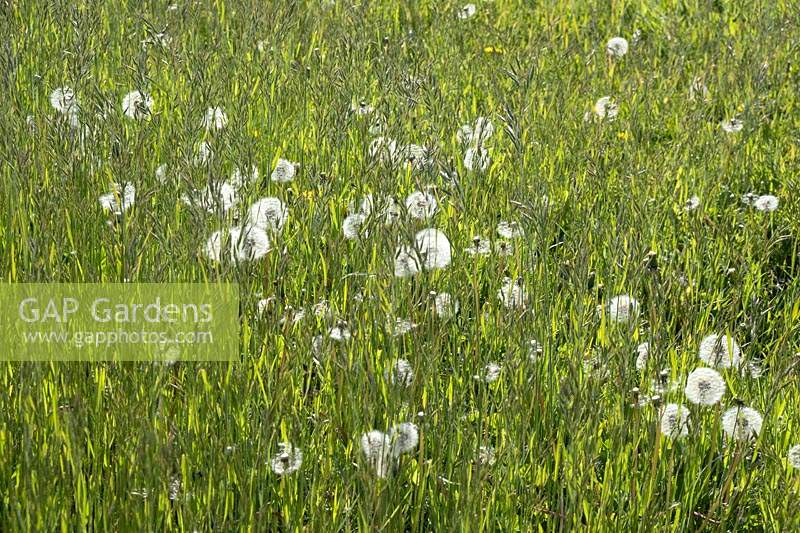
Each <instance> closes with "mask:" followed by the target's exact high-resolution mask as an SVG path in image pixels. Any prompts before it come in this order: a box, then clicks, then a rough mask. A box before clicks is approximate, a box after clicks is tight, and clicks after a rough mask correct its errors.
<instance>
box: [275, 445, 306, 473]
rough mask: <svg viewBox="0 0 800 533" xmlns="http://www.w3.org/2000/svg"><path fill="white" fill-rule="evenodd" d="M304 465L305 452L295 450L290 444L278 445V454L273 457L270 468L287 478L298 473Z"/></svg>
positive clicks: (298, 449)
mask: <svg viewBox="0 0 800 533" xmlns="http://www.w3.org/2000/svg"><path fill="white" fill-rule="evenodd" d="M302 465H303V451H302V450H301V449H300V448H295V447H294V446H292V444H291V443H290V442H281V443H280V444H278V453H276V454H275V455H273V456H272V459H270V462H269V466H270V468H272V471H273V472H275V473H276V474H278V475H279V476H287V475H289V474H292V473H294V472H297V471H298V470H299V469H300V467H301V466H302Z"/></svg>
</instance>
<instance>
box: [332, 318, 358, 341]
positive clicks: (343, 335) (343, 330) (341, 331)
mask: <svg viewBox="0 0 800 533" xmlns="http://www.w3.org/2000/svg"><path fill="white" fill-rule="evenodd" d="M328 337H330V338H331V339H332V340H335V341H336V342H346V341H349V340H350V339H351V338H352V337H353V334H352V333H350V328H349V327H348V326H347V322H344V321H343V320H340V321H339V322H338V323H337V324H336V325H335V326H333V327H332V328H331V329H329V330H328Z"/></svg>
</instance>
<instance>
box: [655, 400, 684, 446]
mask: <svg viewBox="0 0 800 533" xmlns="http://www.w3.org/2000/svg"><path fill="white" fill-rule="evenodd" d="M660 416H661V421H660V424H661V434H662V435H666V436H667V437H669V438H671V439H678V438H680V437H685V436H686V435H688V434H689V409H687V408H686V407H685V406H682V405H678V404H676V403H669V404H667V405H665V406H664V407H663V408H662V409H661V415H660Z"/></svg>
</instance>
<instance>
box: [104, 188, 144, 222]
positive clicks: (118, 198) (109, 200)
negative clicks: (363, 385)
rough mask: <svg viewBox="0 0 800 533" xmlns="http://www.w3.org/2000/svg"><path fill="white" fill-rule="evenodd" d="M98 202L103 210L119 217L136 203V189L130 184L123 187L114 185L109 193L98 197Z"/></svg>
mask: <svg viewBox="0 0 800 533" xmlns="http://www.w3.org/2000/svg"><path fill="white" fill-rule="evenodd" d="M98 200H99V201H100V205H101V206H102V208H103V210H105V211H111V212H112V213H114V214H115V215H117V216H119V215H121V214H122V213H124V212H125V211H127V210H128V209H130V208H131V207H132V206H133V204H134V202H135V201H136V187H134V186H133V184H131V183H126V184H125V185H123V186H120V185H119V184H117V183H114V184H113V185H112V188H111V191H110V192H107V193H106V194H102V195H100V198H98Z"/></svg>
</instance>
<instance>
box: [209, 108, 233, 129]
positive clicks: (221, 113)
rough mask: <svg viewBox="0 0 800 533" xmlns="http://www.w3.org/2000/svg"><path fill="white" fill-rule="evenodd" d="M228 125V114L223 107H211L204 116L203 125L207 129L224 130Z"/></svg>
mask: <svg viewBox="0 0 800 533" xmlns="http://www.w3.org/2000/svg"><path fill="white" fill-rule="evenodd" d="M227 126H228V115H226V114H225V110H223V109H222V108H221V107H209V108H208V109H206V114H205V116H204V117H203V127H204V128H205V129H206V130H209V131H210V130H223V129H225V128H226V127H227Z"/></svg>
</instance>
